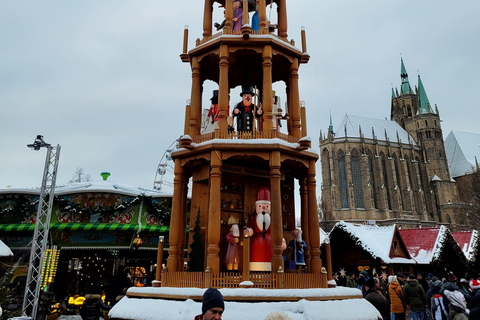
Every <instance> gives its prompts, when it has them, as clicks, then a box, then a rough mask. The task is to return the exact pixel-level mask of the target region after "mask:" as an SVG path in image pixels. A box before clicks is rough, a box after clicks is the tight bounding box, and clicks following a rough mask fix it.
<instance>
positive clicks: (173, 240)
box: [167, 158, 183, 271]
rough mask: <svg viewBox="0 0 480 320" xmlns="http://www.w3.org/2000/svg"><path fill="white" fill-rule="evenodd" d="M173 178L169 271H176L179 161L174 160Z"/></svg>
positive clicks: (179, 186)
mask: <svg viewBox="0 0 480 320" xmlns="http://www.w3.org/2000/svg"><path fill="white" fill-rule="evenodd" d="M174 173H175V176H174V178H173V201H172V215H171V219H170V233H169V237H168V243H169V245H170V247H169V248H168V259H167V266H168V269H169V270H170V271H178V253H179V248H178V243H179V239H180V228H181V225H180V222H181V219H182V217H181V215H182V188H183V167H182V165H181V163H180V159H179V158H177V159H175V169H174Z"/></svg>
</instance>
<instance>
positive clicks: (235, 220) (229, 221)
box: [227, 216, 237, 225]
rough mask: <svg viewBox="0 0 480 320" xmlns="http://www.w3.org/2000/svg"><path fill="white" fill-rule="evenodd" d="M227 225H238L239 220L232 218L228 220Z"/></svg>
mask: <svg viewBox="0 0 480 320" xmlns="http://www.w3.org/2000/svg"><path fill="white" fill-rule="evenodd" d="M227 223H228V224H229V225H231V224H237V219H235V217H234V216H230V217H229V218H228V222H227Z"/></svg>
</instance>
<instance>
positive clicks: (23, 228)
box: [0, 223, 169, 233]
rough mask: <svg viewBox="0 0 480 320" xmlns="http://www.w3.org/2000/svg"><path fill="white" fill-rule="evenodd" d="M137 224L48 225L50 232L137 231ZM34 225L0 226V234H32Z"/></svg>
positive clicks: (162, 228) (153, 227)
mask: <svg viewBox="0 0 480 320" xmlns="http://www.w3.org/2000/svg"><path fill="white" fill-rule="evenodd" d="M138 227H139V226H138V224H124V223H52V224H50V230H51V231H54V230H59V231H104V232H105V231H107V232H114V231H137V230H138ZM168 230H169V227H168V226H157V225H146V226H144V225H142V227H141V232H157V233H162V232H167V231H168ZM34 231H35V224H32V223H22V224H1V225H0V232H34Z"/></svg>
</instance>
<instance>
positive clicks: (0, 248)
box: [0, 240, 13, 257]
mask: <svg viewBox="0 0 480 320" xmlns="http://www.w3.org/2000/svg"><path fill="white" fill-rule="evenodd" d="M9 256H13V252H12V250H10V248H9V247H7V245H6V244H5V243H3V242H2V240H0V257H9Z"/></svg>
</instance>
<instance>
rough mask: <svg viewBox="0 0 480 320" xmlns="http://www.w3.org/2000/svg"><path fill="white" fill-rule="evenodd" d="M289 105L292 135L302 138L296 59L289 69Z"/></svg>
mask: <svg viewBox="0 0 480 320" xmlns="http://www.w3.org/2000/svg"><path fill="white" fill-rule="evenodd" d="M289 88H290V100H289V101H290V104H289V106H288V112H289V114H290V118H291V119H292V135H293V136H294V137H295V138H297V139H300V138H301V137H302V130H301V123H300V94H299V91H298V58H294V59H293V63H292V65H291V67H290V85H289Z"/></svg>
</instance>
